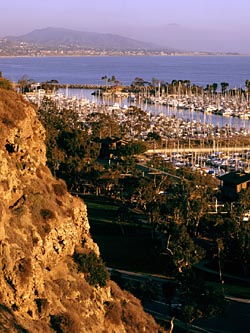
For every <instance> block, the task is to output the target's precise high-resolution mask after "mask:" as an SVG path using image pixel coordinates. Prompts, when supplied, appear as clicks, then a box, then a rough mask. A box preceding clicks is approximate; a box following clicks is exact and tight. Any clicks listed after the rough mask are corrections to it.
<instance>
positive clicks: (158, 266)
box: [83, 196, 250, 298]
mask: <svg viewBox="0 0 250 333" xmlns="http://www.w3.org/2000/svg"><path fill="white" fill-rule="evenodd" d="M83 199H84V202H85V203H86V205H87V208H88V217H89V222H90V227H91V229H90V231H91V234H92V237H93V239H94V241H95V242H96V243H97V244H98V246H99V248H100V251H101V256H102V259H103V260H104V262H105V263H106V265H107V266H109V267H112V268H120V269H125V270H130V271H135V272H143V273H151V274H162V275H169V272H171V267H169V265H168V262H167V259H166V257H163V256H160V255H159V253H157V251H156V245H157V244H156V242H155V240H154V239H153V237H152V234H151V231H150V229H149V228H145V227H138V226H136V225H135V224H134V225H133V223H131V224H126V223H122V224H121V223H118V221H117V210H118V209H119V207H120V205H119V203H116V202H114V201H110V200H108V199H105V198H103V197H93V196H86V197H84V198H83ZM132 219H133V217H132ZM135 219H136V217H135ZM131 222H133V220H132V221H131ZM204 274H205V275H204ZM202 275H203V277H204V278H205V279H206V277H207V276H206V273H205V272H203V273H202ZM209 280H211V282H210V283H211V284H213V286H214V287H215V288H218V289H221V284H220V283H216V282H215V280H214V279H213V278H211V276H210V277H209ZM212 280H214V281H213V282H212ZM224 292H225V295H230V296H232V297H242V298H250V289H249V288H248V287H246V286H244V285H234V284H229V283H225V284H224Z"/></svg>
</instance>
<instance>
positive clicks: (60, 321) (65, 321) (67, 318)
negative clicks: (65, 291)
mask: <svg viewBox="0 0 250 333" xmlns="http://www.w3.org/2000/svg"><path fill="white" fill-rule="evenodd" d="M50 324H51V327H52V328H53V330H54V331H55V332H56V333H79V332H80V331H81V325H80V321H79V320H78V319H77V318H76V316H74V315H73V314H70V313H68V312H65V313H62V314H58V315H52V316H50Z"/></svg>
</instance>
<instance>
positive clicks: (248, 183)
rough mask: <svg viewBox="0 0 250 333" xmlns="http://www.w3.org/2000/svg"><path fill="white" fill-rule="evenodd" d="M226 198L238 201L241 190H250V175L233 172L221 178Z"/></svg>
mask: <svg viewBox="0 0 250 333" xmlns="http://www.w3.org/2000/svg"><path fill="white" fill-rule="evenodd" d="M219 179H220V181H221V186H222V192H223V194H224V196H225V198H227V199H230V200H235V199H237V195H238V193H240V191H241V190H246V189H247V188H250V173H246V172H242V171H233V172H229V173H226V174H224V175H222V176H220V177H219Z"/></svg>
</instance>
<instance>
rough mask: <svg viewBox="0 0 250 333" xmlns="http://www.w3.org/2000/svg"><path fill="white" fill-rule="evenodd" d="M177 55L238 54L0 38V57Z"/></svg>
mask: <svg viewBox="0 0 250 333" xmlns="http://www.w3.org/2000/svg"><path fill="white" fill-rule="evenodd" d="M177 55H190V56H194V55H240V54H239V53H237V52H235V53H233V52H231V53H223V52H216V53H214V52H186V51H175V50H168V49H165V50H164V49H161V48H159V49H146V48H145V49H144V48H137V49H132V48H128V49H119V48H106V47H103V48H102V47H84V46H82V45H72V46H69V45H56V46H49V47H48V46H46V45H42V44H34V43H28V42H24V41H10V40H9V39H7V38H0V57H44V56H177Z"/></svg>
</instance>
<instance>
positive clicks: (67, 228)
mask: <svg viewBox="0 0 250 333" xmlns="http://www.w3.org/2000/svg"><path fill="white" fill-rule="evenodd" d="M0 134H1V135H0V193H1V196H0V253H1V256H0V259H1V260H0V327H2V329H1V330H0V331H1V332H12V333H15V332H30V333H34V332H43V333H46V332H58V333H61V332H62V333H66V332H67V333H69V332H70V333H81V332H86V333H92V332H93V333H99V332H100V333H109V332H110V333H111V332H112V333H118V332H119V333H125V332H129V333H132V332H138V333H139V332H140V333H141V332H159V327H158V325H157V324H156V323H155V322H154V320H153V319H152V318H151V317H150V316H149V315H147V314H145V313H144V312H143V310H142V308H141V305H140V303H139V301H138V300H137V299H135V298H134V297H133V296H132V295H130V294H128V293H127V292H124V291H121V290H120V289H119V288H118V286H117V285H116V284H115V283H114V282H112V281H108V282H107V284H106V285H105V286H102V287H100V286H99V285H98V284H95V285H91V284H89V282H88V281H89V280H88V279H87V277H88V276H87V273H84V272H83V270H79V266H78V265H77V263H76V261H75V260H74V258H75V257H74V254H75V253H84V254H87V255H88V254H89V253H93V252H94V253H95V254H96V255H97V257H98V256H99V249H98V246H97V245H96V244H95V243H94V242H93V240H92V239H91V236H90V233H89V223H88V216H87V210H86V206H85V204H84V203H83V201H82V200H80V199H79V198H76V197H72V196H71V195H70V194H69V193H68V192H67V189H66V186H65V184H64V183H63V182H62V181H60V180H57V179H55V178H54V177H53V176H52V174H51V173H50V171H49V169H48V168H47V167H46V155H45V153H46V149H45V144H44V137H45V131H44V129H43V127H42V126H41V124H40V122H39V121H38V119H37V117H36V113H35V110H34V109H33V107H32V106H31V105H29V104H28V103H26V102H25V101H24V100H23V99H22V98H21V97H20V96H18V95H17V94H16V93H15V92H13V91H8V90H5V89H1V88H0Z"/></svg>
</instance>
